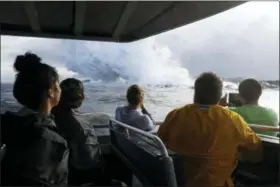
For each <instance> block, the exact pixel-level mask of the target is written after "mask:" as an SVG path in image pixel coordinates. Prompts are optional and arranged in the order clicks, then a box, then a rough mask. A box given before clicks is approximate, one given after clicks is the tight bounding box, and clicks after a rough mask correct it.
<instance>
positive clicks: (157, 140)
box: [109, 118, 169, 157]
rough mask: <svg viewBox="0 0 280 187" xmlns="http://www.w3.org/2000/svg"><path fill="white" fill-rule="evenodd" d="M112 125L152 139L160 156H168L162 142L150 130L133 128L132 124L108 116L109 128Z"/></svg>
mask: <svg viewBox="0 0 280 187" xmlns="http://www.w3.org/2000/svg"><path fill="white" fill-rule="evenodd" d="M113 125H117V126H120V127H123V128H125V129H128V130H130V131H133V132H134V133H136V134H140V135H142V136H144V137H146V138H149V139H151V140H153V141H154V142H155V143H156V144H157V145H158V147H159V150H160V152H161V153H162V156H164V157H169V154H168V151H167V149H166V147H165V145H164V143H163V142H162V141H161V139H160V138H159V137H158V136H156V135H154V134H152V133H150V132H146V131H142V130H140V129H137V128H134V127H132V126H129V125H126V124H124V123H122V122H119V121H117V120H115V119H112V118H110V125H109V128H114V127H113Z"/></svg>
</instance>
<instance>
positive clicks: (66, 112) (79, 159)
mask: <svg viewBox="0 0 280 187" xmlns="http://www.w3.org/2000/svg"><path fill="white" fill-rule="evenodd" d="M52 113H53V114H54V120H55V123H56V125H57V128H58V131H59V133H61V134H62V136H63V137H64V138H65V139H66V140H67V142H68V146H69V148H70V158H69V159H70V165H71V166H72V167H74V168H76V169H82V170H85V169H91V168H93V167H96V166H98V165H99V164H100V163H101V149H100V145H99V142H98V140H97V135H96V134H95V131H94V129H93V127H92V124H91V123H90V122H89V121H87V120H85V119H83V117H82V116H79V114H77V113H74V112H73V111H72V110H71V109H65V108H59V107H56V108H54V109H53V111H52Z"/></svg>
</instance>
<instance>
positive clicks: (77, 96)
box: [59, 78, 84, 109]
mask: <svg viewBox="0 0 280 187" xmlns="http://www.w3.org/2000/svg"><path fill="white" fill-rule="evenodd" d="M60 87H61V98H60V102H59V105H60V106H63V107H66V108H69V109H76V108H79V107H80V106H81V105H82V103H83V101H84V85H83V83H82V82H81V81H79V80H78V79H75V78H68V79H65V80H63V81H62V82H61V83H60Z"/></svg>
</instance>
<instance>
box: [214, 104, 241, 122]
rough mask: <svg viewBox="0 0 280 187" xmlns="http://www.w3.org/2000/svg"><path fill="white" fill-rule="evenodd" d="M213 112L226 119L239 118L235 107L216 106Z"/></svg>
mask: <svg viewBox="0 0 280 187" xmlns="http://www.w3.org/2000/svg"><path fill="white" fill-rule="evenodd" d="M215 110H216V111H217V112H219V113H220V114H221V116H224V117H226V118H230V119H233V120H235V119H237V118H240V115H239V113H238V110H239V109H238V108H237V107H224V106H220V105H217V106H215Z"/></svg>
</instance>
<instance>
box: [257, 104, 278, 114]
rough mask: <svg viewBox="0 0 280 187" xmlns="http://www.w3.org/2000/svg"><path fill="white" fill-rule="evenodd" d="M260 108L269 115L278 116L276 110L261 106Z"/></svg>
mask: <svg viewBox="0 0 280 187" xmlns="http://www.w3.org/2000/svg"><path fill="white" fill-rule="evenodd" d="M259 108H260V109H261V110H264V111H266V112H267V113H271V114H275V115H277V113H276V111H275V110H274V109H272V108H270V107H265V106H259Z"/></svg>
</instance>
